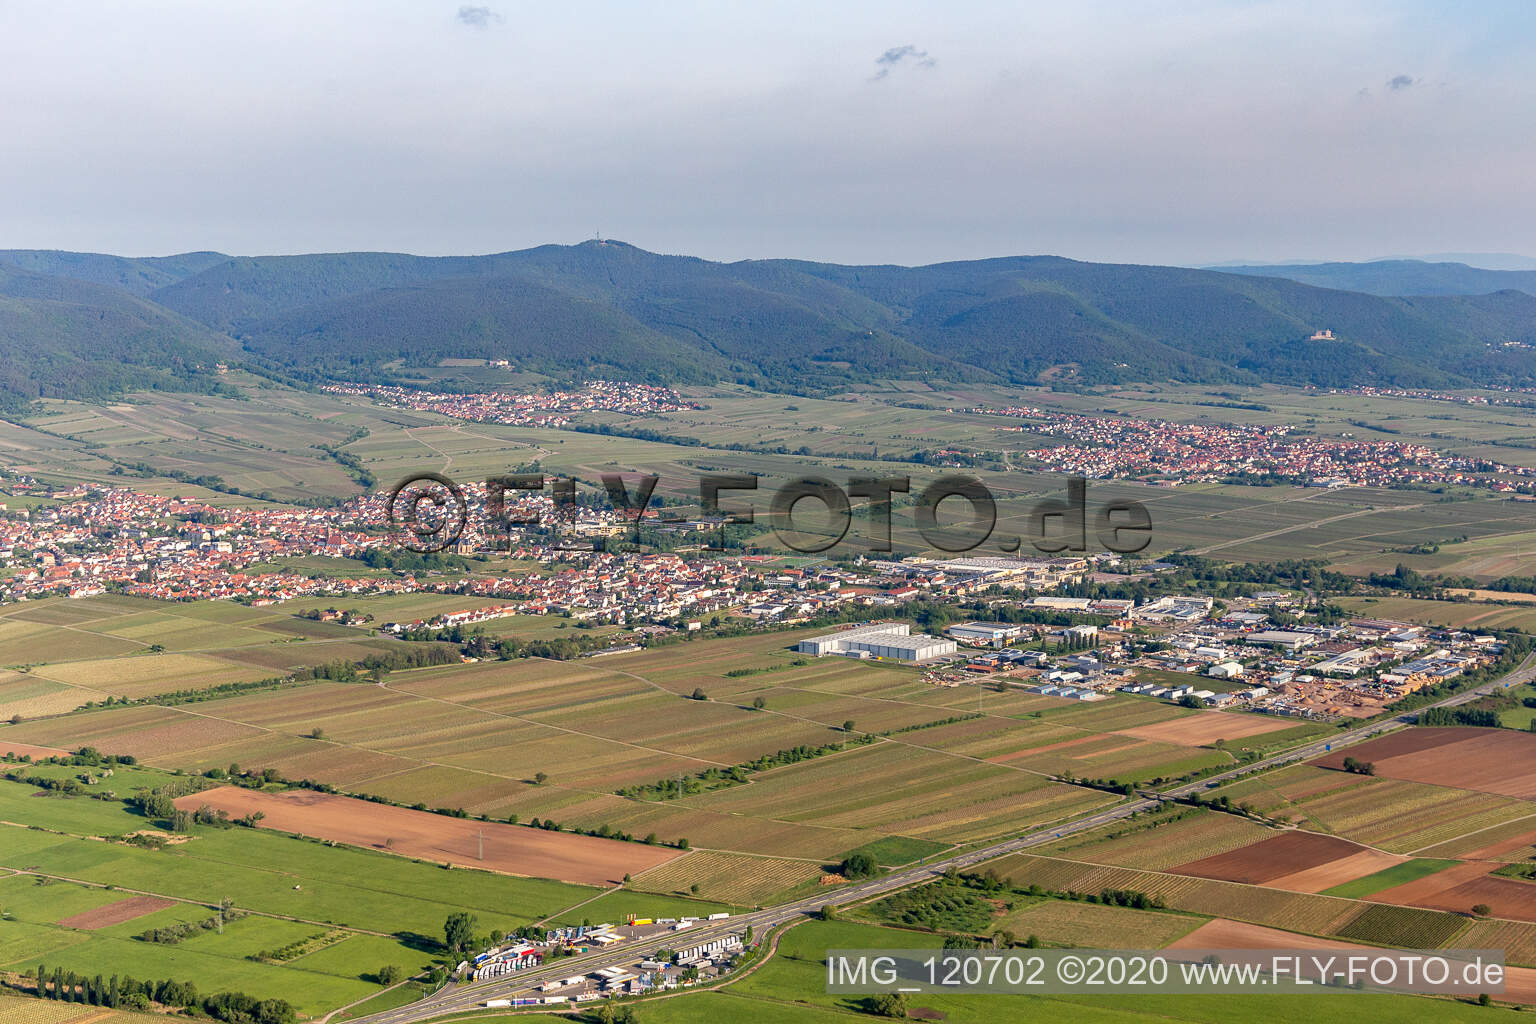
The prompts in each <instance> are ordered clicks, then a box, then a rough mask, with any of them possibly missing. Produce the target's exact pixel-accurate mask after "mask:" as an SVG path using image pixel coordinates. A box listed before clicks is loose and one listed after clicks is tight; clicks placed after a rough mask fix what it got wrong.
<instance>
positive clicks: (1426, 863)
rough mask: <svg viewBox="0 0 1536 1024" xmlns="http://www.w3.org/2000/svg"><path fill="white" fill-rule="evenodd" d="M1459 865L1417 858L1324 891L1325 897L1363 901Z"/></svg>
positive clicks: (1452, 861)
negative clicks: (1374, 894) (1365, 898)
mask: <svg viewBox="0 0 1536 1024" xmlns="http://www.w3.org/2000/svg"><path fill="white" fill-rule="evenodd" d="M1458 863H1460V861H1454V860H1435V859H1433V858H1429V857H1416V858H1414V859H1413V860H1408V861H1404V862H1403V863H1401V864H1398V865H1396V866H1395V867H1390V868H1387V869H1386V870H1384V871H1377V872H1375V873H1374V874H1370V875H1366V876H1365V877H1364V878H1356V879H1354V880H1352V881H1348V882H1345V883H1344V884H1343V885H1336V886H1334V887H1333V888H1332V889H1324V890H1323V894H1324V895H1325V896H1347V897H1349V898H1350V899H1363V898H1364V897H1366V896H1369V895H1371V894H1372V893H1377V892H1381V891H1382V890H1383V889H1390V888H1392V887H1393V886H1394V885H1407V884H1408V883H1409V882H1413V881H1417V880H1418V879H1420V878H1424V877H1425V876H1427V875H1432V874H1434V873H1435V872H1436V871H1443V870H1445V869H1446V868H1448V867H1451V866H1452V865H1454V864H1458Z"/></svg>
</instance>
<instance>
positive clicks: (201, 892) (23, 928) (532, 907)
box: [0, 769, 715, 1013]
mask: <svg viewBox="0 0 1536 1024" xmlns="http://www.w3.org/2000/svg"><path fill="white" fill-rule="evenodd" d="M39 771H40V772H48V771H53V772H59V771H61V769H39ZM168 780H169V777H168V776H165V775H164V774H163V773H157V772H152V771H148V770H142V769H140V770H135V769H121V770H120V774H114V775H113V776H112V777H111V778H110V779H106V780H104V781H103V782H102V783H100V784H99V785H100V787H101V788H102V789H105V788H106V787H107V786H109V785H111V786H117V787H119V789H120V793H119V795H125V794H126V792H128V791H129V787H130V786H132V785H134V784H146V783H159V784H164V783H165V782H166V781H168ZM38 793H39V791H37V790H35V789H33V787H31V786H28V785H24V784H20V783H15V782H0V819H3V820H5V821H18V820H26V821H27V822H28V823H29V824H30V825H31V827H30V828H26V827H19V826H0V867H4V868H6V869H8V870H10V871H12V872H16V873H15V874H12V875H9V876H7V877H5V878H0V909H3V911H4V913H5V915H6V917H7V918H8V920H7V921H6V922H5V923H4V924H3V925H0V966H3V967H6V968H8V969H13V970H21V969H23V968H26V967H31V966H35V964H36V962H37V961H38V960H39V959H46V961H47V963H48V964H49V965H50V966H59V967H63V968H65V969H66V970H74V971H77V972H78V973H81V974H94V973H96V972H97V971H100V970H102V966H103V965H111V968H112V970H115V971H118V972H122V973H127V974H132V975H134V976H135V977H141V978H142V977H154V978H162V977H178V978H182V977H191V978H195V979H196V980H197V982H198V985H199V987H200V988H201V989H202V990H203V991H205V992H212V991H220V990H244V991H248V992H250V993H252V994H259V995H261V996H263V997H275V998H283V999H287V1000H289V1001H290V1002H292V1003H293V1004H294V1005H295V1006H297V1007H299V1008H300V1009H301V1010H303V1011H304V1012H311V1013H318V1012H324V1011H326V1010H329V1009H334V1008H335V1007H337V1006H340V1005H343V1004H345V1003H350V1002H352V1001H355V1000H358V999H362V998H366V997H367V996H369V994H370V993H372V992H375V991H377V986H376V985H375V984H374V983H373V982H372V981H371V975H372V973H373V972H374V971H375V970H377V969H378V968H379V967H381V966H383V965H385V964H395V965H396V966H399V967H401V968H402V969H404V970H406V971H407V973H415V972H417V971H419V970H422V969H424V968H425V967H427V966H428V965H429V964H430V963H431V962H432V961H433V960H434V959H436V957H437V956H438V955H439V954H438V953H437V951H436V949H435V944H436V941H437V939H436V937H438V936H440V935H441V934H442V924H443V921H444V919H445V918H446V917H447V916H448V915H449V914H452V913H455V912H457V911H461V910H467V911H469V912H471V913H473V914H475V915H476V917H477V919H478V922H479V928H480V929H482V930H483V931H487V932H488V931H489V930H491V929H493V928H497V929H502V930H505V929H508V928H511V927H515V926H517V925H522V924H528V923H531V922H533V921H536V920H540V919H543V918H546V917H550V916H553V915H558V914H559V913H560V912H561V911H562V910H563V909H564V908H568V907H574V906H576V905H577V904H581V903H585V902H587V901H588V900H589V899H590V898H591V897H592V896H594V895H599V891H598V890H594V889H588V888H584V887H581V886H573V885H566V884H563V883H559V882H548V881H541V880H538V879H525V878H513V877H509V876H505V875H495V874H490V873H488V872H481V871H468V870H455V871H451V872H447V871H444V870H443V869H442V868H441V867H440V866H438V865H435V864H427V863H421V862H415V861H411V860H407V859H405V858H401V857H393V856H390V855H387V854H380V853H370V852H367V851H362V850H356V849H352V848H347V847H333V846H329V845H326V844H324V843H320V842H315V841H310V840H304V839H296V838H291V837H288V836H284V835H281V834H278V833H272V832H267V831H264V830H252V829H243V828H223V829H221V828H213V827H203V826H198V827H195V828H194V829H193V831H192V833H191V838H190V839H189V840H188V841H186V842H182V843H179V844H176V845H168V846H164V847H162V848H160V849H153V848H148V847H142V846H135V845H128V844H125V843H123V842H121V841H114V839H115V837H121V836H123V835H126V834H128V833H131V832H135V831H138V830H140V829H145V828H153V827H154V825H153V823H151V822H148V821H146V820H145V819H144V818H142V817H140V816H138V815H137V814H135V813H132V812H130V811H129V810H128V809H127V808H126V807H125V806H124V805H123V804H122V803H120V802H118V801H116V800H96V799H91V798H89V797H83V796H82V797H72V798H71V797H63V796H41V795H37V794H38ZM101 837H106V838H107V840H108V841H102V840H101ZM133 893H150V894H154V895H158V896H161V897H164V898H167V899H169V900H172V901H173V903H174V905H173V906H170V907H167V908H166V909H162V910H155V911H153V912H152V913H148V914H146V915H144V916H142V917H138V918H135V919H133V920H130V921H126V922H123V923H118V924H112V925H109V926H107V927H105V928H100V929H98V930H94V931H92V930H82V929H81V928H70V927H62V926H60V925H59V924H58V923H57V922H59V921H62V920H65V919H68V918H72V917H73V916H74V915H76V914H80V913H84V912H87V911H91V910H94V909H97V908H100V907H104V906H107V905H109V904H112V903H115V902H118V901H119V900H122V899H125V898H127V897H128V896H129V895H130V894H133ZM221 899H230V900H232V901H233V902H234V904H235V906H236V907H237V908H238V909H240V910H244V911H247V912H248V916H245V917H242V918H240V919H238V920H235V921H232V922H230V923H229V924H227V925H226V926H225V928H224V931H223V934H218V933H216V932H207V931H205V932H200V933H198V934H196V935H194V936H193V937H191V938H188V939H186V940H184V941H182V942H180V943H177V944H175V945H162V944H156V943H149V942H143V941H140V940H137V939H135V938H134V936H135V935H137V934H139V933H140V932H143V931H145V930H146V929H149V928H155V927H164V926H166V925H169V924H173V923H176V922H179V921H202V920H205V919H207V918H208V917H209V916H210V915H211V914H212V913H213V910H212V909H210V908H211V907H215V906H217V904H218V901H219V900H221ZM638 899H640V900H641V901H642V902H644V901H650V902H648V903H646V906H647V907H649V906H650V905H651V904H652V903H657V904H664V905H665V909H667V910H673V909H676V908H677V907H678V906H680V905H681V904H682V903H683V902H685V901H679V900H666V899H664V898H653V897H639V898H638ZM602 900H606V901H608V902H607V903H604V902H602ZM602 900H600V901H599V903H597V904H593V906H594V911H591V912H599V913H614V914H617V913H618V912H619V911H621V910H626V909H630V908H628V905H627V904H626V903H625V901H624V898H623V897H622V896H615V897H602ZM689 905H690V906H708V907H709V909H711V910H713V909H715V908H714V907H713V906H710V905H707V904H689ZM633 909H634V910H635V911H636V912H639V910H640V909H641V908H640V907H638V906H637V907H634V908H633ZM573 913H574V912H573ZM583 916H584V915H583ZM327 934H329V935H331V936H332V937H333V938H334V939H338V940H339V941H335V942H334V943H333V944H330V945H327V946H326V947H325V948H324V949H321V950H320V951H318V952H313V953H310V954H309V955H306V956H302V957H300V958H298V959H296V960H292V961H289V962H287V963H283V964H270V963H258V962H255V961H254V960H252V959H250V958H251V957H253V956H254V955H255V954H258V953H260V952H262V951H264V950H272V949H276V948H279V947H281V946H284V945H287V944H289V943H292V942H297V941H301V940H305V939H308V938H313V937H316V936H321V935H327Z"/></svg>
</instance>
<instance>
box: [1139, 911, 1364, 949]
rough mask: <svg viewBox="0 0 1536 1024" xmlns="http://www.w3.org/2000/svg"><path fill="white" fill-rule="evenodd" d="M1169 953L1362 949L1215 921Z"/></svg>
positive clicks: (1258, 926)
mask: <svg viewBox="0 0 1536 1024" xmlns="http://www.w3.org/2000/svg"><path fill="white" fill-rule="evenodd" d="M1168 948H1169V949H1363V948H1365V947H1363V946H1361V945H1360V944H1359V943H1356V942H1345V941H1344V940H1343V939H1320V938H1318V937H1317V936H1316V935H1300V934H1298V933H1296V932H1287V931H1282V930H1280V929H1279V928H1266V927H1264V926H1263V925H1261V924H1245V923H1244V922H1242V921H1228V920H1227V919H1226V918H1222V917H1218V918H1216V919H1215V920H1213V921H1207V922H1206V923H1205V924H1203V925H1201V926H1200V927H1199V928H1196V929H1195V930H1194V931H1192V932H1190V933H1189V934H1188V935H1185V936H1183V937H1181V938H1179V939H1177V940H1175V941H1174V942H1171V943H1169V945H1168Z"/></svg>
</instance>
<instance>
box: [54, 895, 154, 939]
mask: <svg viewBox="0 0 1536 1024" xmlns="http://www.w3.org/2000/svg"><path fill="white" fill-rule="evenodd" d="M175 905H176V903H175V901H174V900H163V899H161V898H160V897H158V896H130V897H129V898H128V899H126V900H118V901H117V902H116V903H108V904H107V905H106V906H104V907H97V908H96V909H94V910H87V911H86V912H85V913H83V914H76V915H75V916H74V917H66V918H64V919H63V920H62V921H56V922H54V923H55V924H57V925H58V926H59V927H60V928H84V929H86V930H87V931H96V930H97V929H99V928H110V927H112V925H114V924H122V923H123V922H125V921H132V920H134V919H135V918H140V917H144V916H146V915H148V914H153V913H154V912H155V911H157V910H164V909H165V908H167V907H174V906H175Z"/></svg>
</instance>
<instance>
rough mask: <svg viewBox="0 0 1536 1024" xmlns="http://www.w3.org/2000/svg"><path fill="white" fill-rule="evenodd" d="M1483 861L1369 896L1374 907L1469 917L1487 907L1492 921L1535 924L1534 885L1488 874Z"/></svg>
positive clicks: (1449, 869)
mask: <svg viewBox="0 0 1536 1024" xmlns="http://www.w3.org/2000/svg"><path fill="white" fill-rule="evenodd" d="M1491 869H1492V865H1490V864H1489V863H1488V862H1486V861H1475V862H1472V863H1469V864H1458V865H1456V866H1455V867H1451V868H1446V869H1445V870H1444V871H1437V872H1435V873H1434V874H1432V875H1428V876H1426V877H1424V878H1420V879H1418V880H1416V881H1412V882H1409V883H1407V884H1406V885H1398V886H1393V887H1392V888H1391V889H1384V890H1382V891H1381V892H1378V893H1375V894H1373V895H1372V896H1371V900H1372V901H1373V902H1377V903H1397V904H1402V905H1405V906H1410V907H1427V908H1429V909H1431V910H1448V911H1451V912H1452V913H1461V914H1465V913H1469V912H1470V911H1471V909H1472V908H1473V907H1475V906H1477V905H1478V904H1479V903H1482V904H1487V906H1488V910H1489V914H1490V915H1491V916H1493V917H1502V918H1507V919H1509V920H1511V921H1532V922H1536V884H1533V883H1531V882H1522V881H1520V880H1518V879H1514V878H1500V877H1498V876H1497V875H1491V874H1489V871H1490V870H1491Z"/></svg>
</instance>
